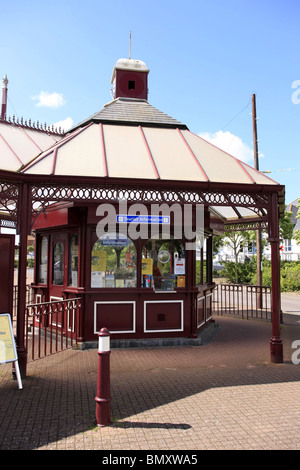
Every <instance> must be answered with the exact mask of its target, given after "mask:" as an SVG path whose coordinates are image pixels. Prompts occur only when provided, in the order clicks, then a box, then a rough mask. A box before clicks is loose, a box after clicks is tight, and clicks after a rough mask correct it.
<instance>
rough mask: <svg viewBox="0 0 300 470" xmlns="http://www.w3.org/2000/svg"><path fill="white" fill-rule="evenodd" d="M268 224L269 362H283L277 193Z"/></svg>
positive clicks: (273, 196)
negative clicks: (269, 255)
mask: <svg viewBox="0 0 300 470" xmlns="http://www.w3.org/2000/svg"><path fill="white" fill-rule="evenodd" d="M269 224H270V230H269V234H270V238H269V241H270V243H271V270H272V338H271V339H270V348H271V362H274V363H281V362H283V343H282V338H281V336H280V255H279V218H278V196H277V193H274V194H272V204H271V213H269Z"/></svg>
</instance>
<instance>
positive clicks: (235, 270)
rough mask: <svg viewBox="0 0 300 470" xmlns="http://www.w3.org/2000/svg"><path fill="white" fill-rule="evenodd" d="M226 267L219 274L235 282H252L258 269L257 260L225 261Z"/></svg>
mask: <svg viewBox="0 0 300 470" xmlns="http://www.w3.org/2000/svg"><path fill="white" fill-rule="evenodd" d="M224 266H225V269H223V270H222V271H221V272H220V273H219V274H220V275H223V276H224V277H226V278H227V279H228V281H229V282H233V283H235V284H250V283H251V280H252V278H253V274H254V272H255V270H256V261H255V260H254V259H252V260H251V261H245V263H234V262H233V261H226V262H224Z"/></svg>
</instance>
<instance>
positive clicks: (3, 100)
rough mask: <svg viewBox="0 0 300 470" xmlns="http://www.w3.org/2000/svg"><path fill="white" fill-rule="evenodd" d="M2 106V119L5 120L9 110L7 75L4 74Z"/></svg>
mask: <svg viewBox="0 0 300 470" xmlns="http://www.w3.org/2000/svg"><path fill="white" fill-rule="evenodd" d="M2 83H3V85H2V106H1V119H2V120H3V121H4V120H5V119H6V111H7V84H8V80H7V75H6V74H5V75H4V78H3V80H2Z"/></svg>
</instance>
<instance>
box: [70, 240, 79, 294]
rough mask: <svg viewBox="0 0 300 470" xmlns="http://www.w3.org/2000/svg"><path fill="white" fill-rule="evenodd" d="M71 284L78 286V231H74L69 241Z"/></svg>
mask: <svg viewBox="0 0 300 470" xmlns="http://www.w3.org/2000/svg"><path fill="white" fill-rule="evenodd" d="M68 284H69V286H72V287H78V233H73V235H71V237H70V242H69V279H68Z"/></svg>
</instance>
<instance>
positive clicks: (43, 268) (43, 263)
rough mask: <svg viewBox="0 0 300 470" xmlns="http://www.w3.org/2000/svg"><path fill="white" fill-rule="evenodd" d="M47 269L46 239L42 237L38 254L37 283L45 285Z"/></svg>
mask: <svg viewBox="0 0 300 470" xmlns="http://www.w3.org/2000/svg"><path fill="white" fill-rule="evenodd" d="M47 268H48V238H47V237H43V238H42V239H41V243H40V254H39V278H38V282H40V283H41V284H47Z"/></svg>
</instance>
